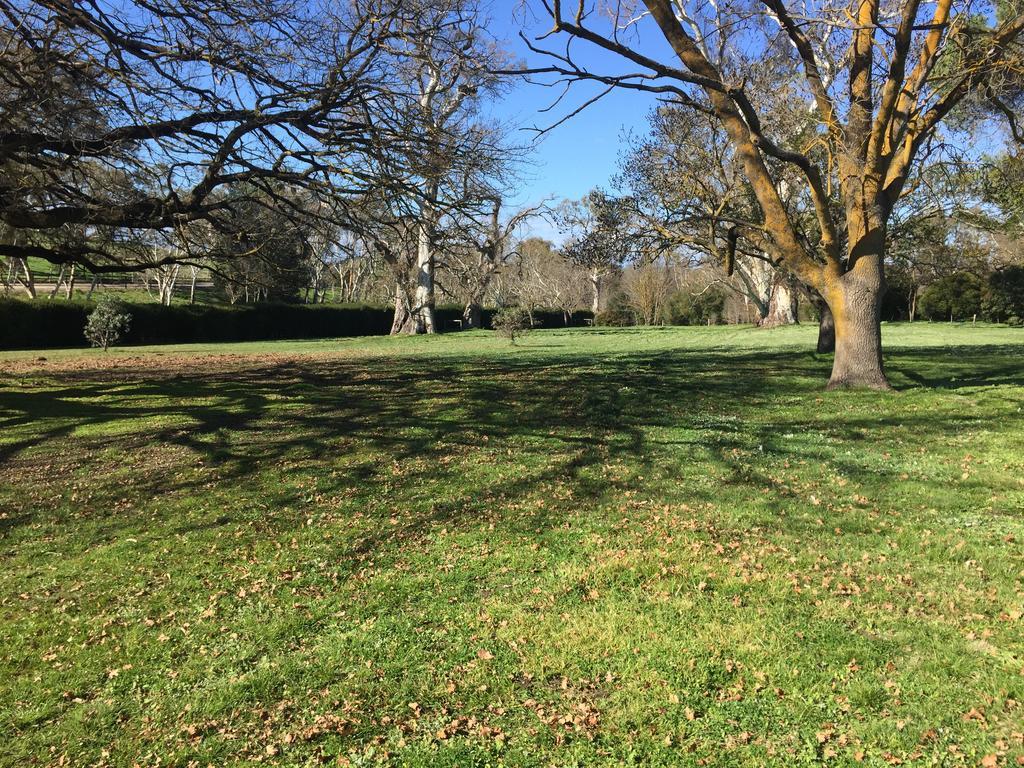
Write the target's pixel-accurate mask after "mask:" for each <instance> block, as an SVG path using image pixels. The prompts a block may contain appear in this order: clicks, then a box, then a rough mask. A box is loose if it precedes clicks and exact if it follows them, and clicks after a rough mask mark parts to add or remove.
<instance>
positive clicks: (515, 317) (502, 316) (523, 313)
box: [491, 307, 533, 344]
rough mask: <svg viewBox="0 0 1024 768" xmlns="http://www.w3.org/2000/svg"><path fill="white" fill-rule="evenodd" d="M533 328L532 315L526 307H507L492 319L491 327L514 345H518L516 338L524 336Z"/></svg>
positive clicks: (496, 313)
mask: <svg viewBox="0 0 1024 768" xmlns="http://www.w3.org/2000/svg"><path fill="white" fill-rule="evenodd" d="M532 326H533V322H532V320H531V318H530V313H529V311H527V310H526V309H525V308H524V307H505V308H504V309H500V310H498V311H497V312H495V313H494V317H492V318H491V327H492V328H494V330H495V331H497V332H498V334H499V335H501V336H504V337H505V338H506V339H508V340H509V341H510V342H512V343H513V344H515V343H516V336H522V335H523V334H524V333H526V332H527V331H529V330H530V328H531V327H532Z"/></svg>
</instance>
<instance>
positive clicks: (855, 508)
mask: <svg viewBox="0 0 1024 768" xmlns="http://www.w3.org/2000/svg"><path fill="white" fill-rule="evenodd" d="M816 333H817V329H816V328H815V327H813V326H812V325H804V326H799V327H787V328H781V329H776V330H771V331H758V330H754V329H745V328H736V327H733V326H729V327H712V328H706V327H705V328H658V329H635V328H624V329H602V330H599V331H596V332H595V331H593V330H581V331H577V330H572V331H567V330H554V331H538V332H536V333H531V334H530V336H528V337H527V338H525V339H524V340H523V341H522V342H521V343H520V344H519V346H518V347H517V348H515V349H514V350H511V349H510V348H509V346H508V343H507V342H506V341H504V340H503V339H501V338H497V337H496V336H495V335H494V334H492V333H489V332H467V333H453V334H448V335H446V336H443V337H440V338H431V339H428V338H423V337H418V338H411V337H402V338H375V339H358V340H344V341H338V342H323V341H317V342H294V341H283V342H274V343H269V342H265V343H260V344H258V345H243V346H239V345H232V346H224V345H219V346H218V345H211V346H208V347H206V348H204V349H202V350H192V351H189V350H185V349H181V348H177V349H168V348H162V349H160V350H158V352H159V354H154V353H153V352H147V351H145V350H142V349H132V350H130V351H128V352H124V351H122V350H112V351H111V352H110V353H108V354H107V355H103V354H100V353H98V352H94V351H92V350H78V351H74V352H55V353H48V354H47V355H46V356H47V357H48V360H47V361H46V362H38V363H37V362H35V358H36V357H38V356H39V353H38V352H31V353H28V352H26V353H6V354H3V355H0V361H2V362H0V419H2V425H3V427H2V429H0V455H2V456H3V457H4V470H3V482H2V483H0V550H2V552H3V557H4V560H3V567H2V568H0V604H2V621H0V731H2V733H3V735H4V741H3V749H2V750H0V766H4V767H5V768H6V767H7V766H10V767H11V768H14V767H15V766H18V767H19V768H20V767H21V766H43V765H52V764H56V763H58V762H60V761H63V762H64V763H66V764H67V765H73V766H87V765H97V766H98V765H109V766H111V768H121V767H122V766H123V767H124V768H128V767H129V766H131V765H133V764H134V763H138V764H142V765H147V764H152V763H155V762H156V758H157V757H159V758H161V759H160V763H161V765H174V766H187V765H189V764H190V763H194V764H197V765H201V766H207V765H217V766H242V765H245V766H249V765H252V766H255V765H263V766H271V765H278V766H289V767H291V766H313V765H319V764H324V763H329V764H338V763H344V762H346V761H348V762H349V763H350V764H352V765H355V766H380V767H381V768H383V766H403V768H404V767H405V766H408V767H409V768H425V767H426V766H430V768H452V767H453V766H456V765H458V766H463V767H466V766H481V767H482V766H498V765H505V766H509V767H510V768H511V767H513V766H516V767H518V766H523V767H524V768H525V767H527V766H587V767H588V768H590V767H593V768H605V767H606V766H607V767H608V768H611V767H612V766H616V767H618V766H644V767H645V768H647V767H650V768H668V767H669V766H692V765H697V764H698V763H699V762H700V761H703V762H704V763H705V764H708V765H716V766H723V768H725V767H728V768H743V767H745V766H751V767H753V766H759V767H760V766H771V767H773V768H774V767H776V766H786V768H821V767H822V766H825V765H834V766H859V765H865V766H878V767H882V766H888V765H890V764H895V763H897V762H899V763H901V764H902V765H903V766H925V765H933V764H934V765H939V766H948V767H949V768H954V767H957V768H966V766H978V765H983V764H984V763H983V758H984V757H986V756H988V755H994V754H996V753H998V755H999V757H998V765H1004V764H1005V765H1007V766H1011V765H1015V764H1016V761H1017V758H1018V757H1021V756H1024V751H1022V745H1021V743H1020V740H1019V739H1016V738H1012V737H1011V736H1012V733H1014V732H1017V731H1019V730H1020V726H1019V722H1020V718H1019V713H1020V708H1019V705H1018V704H1017V702H1020V701H1022V700H1024V698H1022V696H1024V689H1022V685H1024V683H1022V679H1021V677H1020V675H1019V674H1018V673H1019V670H1020V667H1021V659H1022V658H1024V638H1022V635H1021V620H1022V619H1021V610H1022V608H1024V605H1022V603H1021V592H1020V588H1021V585H1020V571H1021V562H1022V554H1024V553H1022V542H1024V520H1022V516H1021V514H1020V510H1021V509H1022V508H1024V486H1022V485H1021V483H1020V478H1021V477H1024V456H1022V455H1021V451H1020V450H1019V446H1020V445H1021V441H1022V440H1024V423H1022V419H1021V418H1020V413H1019V411H1018V409H1019V408H1020V403H1021V401H1022V399H1024V379H1022V372H1021V367H1020V364H1019V363H1020V359H1021V353H1022V350H1024V333H1021V332H1020V331H1017V330H1015V329H1006V328H991V327H981V326H979V327H971V326H958V325H954V326H950V325H948V324H945V323H943V324H932V325H929V324H926V323H916V324H914V325H913V326H910V325H904V324H897V325H891V326H887V328H886V330H885V334H886V335H885V339H886V344H887V345H888V346H889V347H890V350H889V357H888V362H889V372H890V376H891V377H892V380H893V384H894V385H895V386H896V387H898V388H899V389H900V390H902V391H901V392H900V393H899V394H898V395H895V396H894V395H891V394H890V395H879V394H877V393H868V392H852V393H849V392H842V393H834V392H824V391H822V383H823V382H824V380H825V378H826V377H827V376H828V371H829V362H828V361H826V360H822V359H815V357H814V356H813V355H810V354H808V350H809V349H812V348H813V345H814V339H815V335H816ZM197 351H201V354H197ZM513 352H514V354H513ZM122 356H123V357H124V358H129V359H130V360H131V365H132V373H131V374H130V375H129V374H126V372H125V371H124V369H123V368H121V367H119V366H120V365H121V364H122ZM282 358H287V362H284V361H283V360H282ZM513 404H514V407H512V405H513ZM965 715H969V716H965ZM981 718H987V720H986V721H985V722H984V723H983V722H981ZM982 725H985V727H982ZM55 745H56V749H55V750H54V749H53V747H54V746H55Z"/></svg>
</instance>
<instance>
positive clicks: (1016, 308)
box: [981, 265, 1024, 323]
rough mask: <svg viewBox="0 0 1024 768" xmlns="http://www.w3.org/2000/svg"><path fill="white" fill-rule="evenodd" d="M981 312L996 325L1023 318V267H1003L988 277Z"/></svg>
mask: <svg viewBox="0 0 1024 768" xmlns="http://www.w3.org/2000/svg"><path fill="white" fill-rule="evenodd" d="M981 310H982V312H983V313H984V315H985V319H987V320H992V321H993V322H996V323H1005V322H1008V321H1009V320H1010V319H1011V318H1016V319H1017V321H1018V322H1019V321H1020V318H1022V317H1024V266H1017V265H1014V266H1008V267H1003V268H1002V269H997V270H996V271H995V272H993V273H992V274H991V275H989V278H988V285H986V286H985V295H984V298H983V299H982V302H981Z"/></svg>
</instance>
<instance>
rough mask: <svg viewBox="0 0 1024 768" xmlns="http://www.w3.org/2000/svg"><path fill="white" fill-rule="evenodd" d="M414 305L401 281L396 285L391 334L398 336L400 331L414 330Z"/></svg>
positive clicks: (409, 331) (408, 331)
mask: <svg viewBox="0 0 1024 768" xmlns="http://www.w3.org/2000/svg"><path fill="white" fill-rule="evenodd" d="M412 323H413V318H412V305H411V303H410V301H409V295H408V293H406V290H405V286H404V285H402V284H401V283H398V284H396V285H395V317H394V319H393V320H392V321H391V335H392V336H397V335H398V334H400V333H411V332H412Z"/></svg>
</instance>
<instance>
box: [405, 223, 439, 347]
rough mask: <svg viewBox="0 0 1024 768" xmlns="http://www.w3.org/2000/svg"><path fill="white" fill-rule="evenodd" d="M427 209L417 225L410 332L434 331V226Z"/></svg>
mask: <svg viewBox="0 0 1024 768" xmlns="http://www.w3.org/2000/svg"><path fill="white" fill-rule="evenodd" d="M433 215H434V214H433V212H432V211H430V210H428V211H426V212H425V213H424V214H423V216H424V221H422V222H421V223H420V227H419V241H418V243H417V248H416V294H415V296H414V299H413V307H412V324H411V326H410V329H409V332H410V333H435V332H436V327H435V324H434V242H433V241H434V237H433V233H434V227H433Z"/></svg>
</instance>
